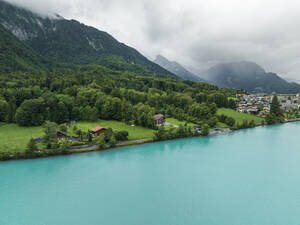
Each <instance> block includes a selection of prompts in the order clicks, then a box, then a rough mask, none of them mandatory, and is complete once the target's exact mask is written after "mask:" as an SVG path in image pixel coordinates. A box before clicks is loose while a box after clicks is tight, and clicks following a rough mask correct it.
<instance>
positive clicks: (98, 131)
mask: <svg viewBox="0 0 300 225" xmlns="http://www.w3.org/2000/svg"><path fill="white" fill-rule="evenodd" d="M106 130H107V129H106V128H104V127H100V126H98V127H95V128H93V129H91V130H90V131H91V133H92V135H93V137H96V136H99V135H101V134H105V132H106Z"/></svg>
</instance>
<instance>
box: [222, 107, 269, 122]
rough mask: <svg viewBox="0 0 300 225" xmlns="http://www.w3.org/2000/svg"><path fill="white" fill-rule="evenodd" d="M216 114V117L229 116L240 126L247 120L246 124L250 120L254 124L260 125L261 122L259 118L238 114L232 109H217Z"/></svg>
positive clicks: (261, 119)
mask: <svg viewBox="0 0 300 225" xmlns="http://www.w3.org/2000/svg"><path fill="white" fill-rule="evenodd" d="M217 114H218V115H222V114H224V115H226V116H230V117H232V118H234V119H235V121H236V122H237V123H238V124H242V123H243V121H244V120H247V121H248V122H250V121H251V120H254V122H255V123H256V124H260V123H261V122H262V121H263V118H261V117H258V116H254V115H250V114H247V113H240V112H237V111H235V110H233V109H225V108H221V109H218V111H217Z"/></svg>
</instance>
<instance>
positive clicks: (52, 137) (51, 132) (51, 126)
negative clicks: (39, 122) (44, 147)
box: [43, 121, 58, 144]
mask: <svg viewBox="0 0 300 225" xmlns="http://www.w3.org/2000/svg"><path fill="white" fill-rule="evenodd" d="M43 128H44V133H45V134H44V137H43V142H44V143H45V144H53V143H56V142H57V133H56V132H57V130H58V127H57V124H56V123H54V122H49V121H46V122H45V123H44V125H43Z"/></svg>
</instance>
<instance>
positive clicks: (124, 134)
mask: <svg viewBox="0 0 300 225" xmlns="http://www.w3.org/2000/svg"><path fill="white" fill-rule="evenodd" d="M114 135H115V138H116V139H117V140H118V141H126V140H128V135H129V134H128V131H126V130H124V131H117V132H114Z"/></svg>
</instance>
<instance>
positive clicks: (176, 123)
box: [166, 118, 196, 126]
mask: <svg viewBox="0 0 300 225" xmlns="http://www.w3.org/2000/svg"><path fill="white" fill-rule="evenodd" d="M166 121H167V122H168V123H170V124H172V125H177V126H179V125H185V124H186V123H187V125H188V126H195V125H196V124H194V123H188V122H186V121H179V120H177V119H175V118H167V119H166Z"/></svg>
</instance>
